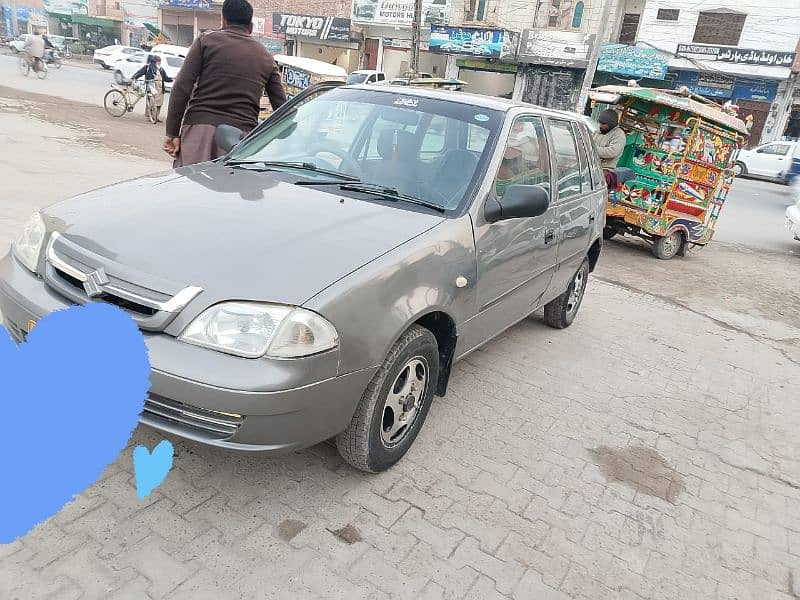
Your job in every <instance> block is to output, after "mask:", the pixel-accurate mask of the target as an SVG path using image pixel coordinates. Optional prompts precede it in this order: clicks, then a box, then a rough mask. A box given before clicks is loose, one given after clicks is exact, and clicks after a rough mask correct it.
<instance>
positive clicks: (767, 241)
mask: <svg viewBox="0 0 800 600" xmlns="http://www.w3.org/2000/svg"><path fill="white" fill-rule="evenodd" d="M796 194H798V191H796V190H795V189H793V188H791V187H788V186H785V185H779V184H776V183H770V182H768V181H760V180H757V179H737V180H736V181H735V182H734V184H733V188H732V189H731V193H730V194H729V195H728V201H727V202H726V204H725V207H724V208H723V210H722V214H720V217H719V221H718V222H717V229H716V234H715V238H714V239H715V240H716V241H718V242H727V243H730V244H738V245H743V246H747V247H748V248H756V249H759V250H769V251H771V252H778V253H787V252H788V253H790V254H793V255H797V256H800V242H798V241H796V240H794V239H793V238H792V236H791V235H790V234H789V232H788V231H786V229H785V227H784V221H785V213H786V208H787V207H788V206H790V205H792V204H794V203H795V202H796V201H797V195H796Z"/></svg>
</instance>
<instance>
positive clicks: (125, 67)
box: [114, 52, 183, 91]
mask: <svg viewBox="0 0 800 600" xmlns="http://www.w3.org/2000/svg"><path fill="white" fill-rule="evenodd" d="M150 55H155V56H159V57H160V58H161V67H162V68H163V69H164V71H165V72H166V74H167V77H169V78H170V79H175V78H176V77H177V76H178V71H180V70H181V65H183V58H181V57H179V56H167V55H165V54H159V53H157V52H150V53H147V52H137V53H136V54H133V55H131V56H129V57H128V58H122V59H120V60H118V61H117V62H116V64H115V65H114V81H116V82H117V83H118V84H120V85H124V84H126V83H130V81H131V79H132V78H133V76H134V74H135V73H136V71H138V70H139V69H141V68H142V67H143V66H144V65H145V64H146V63H147V57H148V56H150ZM164 88H165V89H166V90H167V91H170V90H171V89H172V84H171V83H167V82H165V83H164Z"/></svg>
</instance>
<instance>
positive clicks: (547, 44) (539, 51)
mask: <svg viewBox="0 0 800 600" xmlns="http://www.w3.org/2000/svg"><path fill="white" fill-rule="evenodd" d="M593 43H594V36H593V35H588V34H585V33H582V32H579V31H558V30H555V31H554V30H549V29H525V30H524V31H523V32H522V38H521V39H520V42H519V49H518V50H517V58H518V59H519V60H520V62H526V63H534V64H538V65H550V66H555V67H571V68H573V69H585V68H586V66H587V65H588V64H589V54H590V53H591V49H592V44H593Z"/></svg>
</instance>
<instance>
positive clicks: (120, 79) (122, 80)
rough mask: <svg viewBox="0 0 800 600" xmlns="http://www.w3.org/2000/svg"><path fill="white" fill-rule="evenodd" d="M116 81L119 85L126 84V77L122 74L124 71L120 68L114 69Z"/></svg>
mask: <svg viewBox="0 0 800 600" xmlns="http://www.w3.org/2000/svg"><path fill="white" fill-rule="evenodd" d="M114 82H115V83H116V84H117V85H125V78H124V77H123V76H122V71H120V70H119V69H117V70H116V71H114Z"/></svg>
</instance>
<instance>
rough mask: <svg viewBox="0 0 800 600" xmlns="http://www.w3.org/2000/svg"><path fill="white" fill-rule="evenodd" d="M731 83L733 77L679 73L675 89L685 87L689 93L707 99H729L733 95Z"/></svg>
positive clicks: (691, 72) (687, 72)
mask: <svg viewBox="0 0 800 600" xmlns="http://www.w3.org/2000/svg"><path fill="white" fill-rule="evenodd" d="M733 83H734V79H733V77H729V76H727V75H722V74H716V73H696V72H694V71H681V72H680V73H678V79H677V81H676V87H678V88H681V87H686V88H688V90H689V91H690V92H692V93H694V94H699V95H700V96H705V97H707V98H730V97H731V95H732V94H733Z"/></svg>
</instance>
